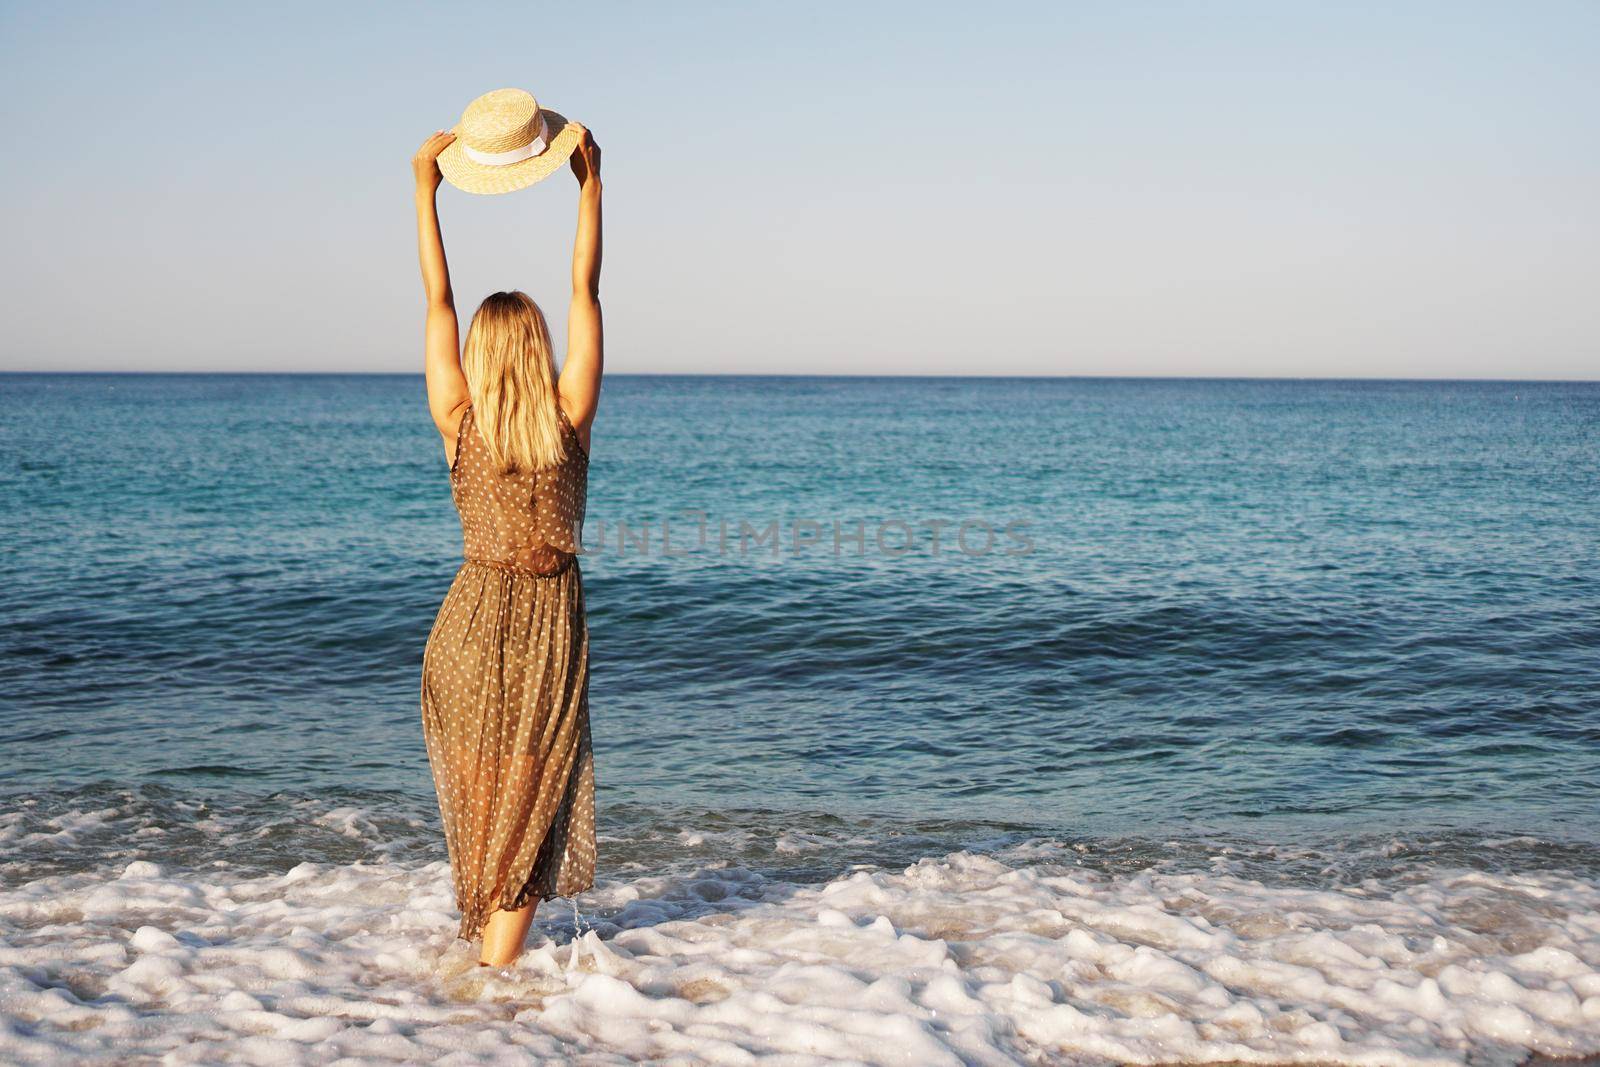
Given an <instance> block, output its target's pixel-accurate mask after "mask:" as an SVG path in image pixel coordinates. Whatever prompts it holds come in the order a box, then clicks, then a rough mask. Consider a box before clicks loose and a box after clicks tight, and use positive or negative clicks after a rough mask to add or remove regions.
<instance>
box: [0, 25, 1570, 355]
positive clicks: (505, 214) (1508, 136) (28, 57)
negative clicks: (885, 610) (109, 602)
mask: <svg viewBox="0 0 1600 1067" xmlns="http://www.w3.org/2000/svg"><path fill="white" fill-rule="evenodd" d="M1597 54H1600V4H1594V3H1565V2H1556V0H1551V2H1541V3H1539V4H1530V5H1518V4H1475V3H1408V4H1403V5H1380V4H1333V3H1326V4H1304V3H1254V4H1253V3H1227V4H1220V3H1219V4H1195V3H1187V4H1164V3H1137V4H1093V5H1090V4H1021V3H1017V4H1004V3H1002V4H990V5H970V4H969V5H933V4H918V5H910V4H906V5H889V4H885V5H850V4H840V5H829V4H816V3H808V4H781V5H780V4H751V5H736V4H731V3H729V4H721V3H719V4H705V5H700V6H692V7H691V6H687V5H682V6H680V5H656V4H647V3H638V4H610V3H602V2H591V3H583V4H537V5H535V4H507V5H503V6H496V5H473V6H471V7H468V6H467V5H460V6H457V5H451V6H445V5H428V6H423V5H417V6H405V5H400V4H382V5H378V4H373V5H364V6H363V5H355V4H350V5H345V4H337V5H293V4H288V5H234V4H227V5H220V4H219V5H203V4H199V3H195V4H172V5H158V4H138V5H124V6H110V5H108V6H94V5H89V4H66V5H49V6H46V5H42V4H12V3H7V4H5V5H4V6H3V7H0V89H3V92H0V109H3V112H4V119H5V122H6V126H7V128H8V130H9V131H10V135H11V142H12V148H11V151H10V153H9V161H8V165H7V166H6V167H5V168H3V169H0V193H3V195H4V201H5V203H6V205H7V216H8V217H7V227H6V229H7V233H8V237H9V240H8V242H7V245H8V248H7V254H6V255H5V256H4V258H3V265H0V284H3V287H4V292H5V294H6V295H5V301H4V307H5V311H6V320H7V329H6V333H5V340H4V343H3V346H0V370H52V369H59V370H286V371H297V370H340V371H415V370H419V369H420V366H421V343H422V318H423V316H422V300H421V295H422V292H421V283H420V281H419V278H418V273H417V265H416V253H415V236H414V220H413V214H412V203H411V173H410V165H409V160H410V156H411V154H412V153H413V152H414V151H415V149H416V147H417V145H418V143H419V142H420V141H421V140H422V139H423V137H424V136H425V135H426V134H427V133H429V132H430V131H432V130H434V129H437V128H440V127H446V126H449V125H451V124H452V123H453V122H454V121H455V120H456V119H457V118H458V117H459V115H460V112H461V109H462V108H463V107H464V106H465V105H466V104H467V102H468V101H470V100H471V99H472V98H473V97H474V96H476V95H478V94H479V93H482V92H484V91H487V90H489V89H493V88H499V87H502V86H519V87H522V88H526V89H528V90H530V91H532V92H533V93H534V94H535V95H536V96H538V97H539V99H540V101H541V102H543V103H546V104H548V105H549V106H551V107H554V108H557V109H558V110H560V111H562V112H563V113H565V114H566V115H568V116H569V117H571V118H575V119H578V120H580V121H582V122H584V123H585V124H587V125H588V126H589V127H590V128H591V129H592V130H593V131H594V133H595V136H596V138H597V139H598V141H599V142H600V144H601V146H602V147H603V149H604V175H605V183H606V185H605V188H606V234H605V239H606V248H605V274H604V278H603V284H602V293H601V295H602V302H603V305H604V308H605V315H606V335H607V366H608V369H611V370H615V371H625V372H626V371H634V372H680V371H681V372H735V373H887V374H972V373H981V374H1061V375H1078V374H1086V375H1107V374H1109V375H1226V376H1232V375H1251V376H1255V375H1265V376H1286V377H1301V376H1308V377H1311V376H1314V377H1346V376H1348V377H1464V378H1475V377H1500V378H1584V379H1592V378H1596V377H1600V300H1596V299H1595V292H1594V291H1595V281H1596V279H1597V278H1600V197H1597V195H1596V190H1597V189H1600V128H1597V126H1600V64H1597V63H1596V62H1595V61H1594V60H1595V56H1596V55H1597ZM575 191H576V185H575V183H574V182H573V180H572V178H571V175H570V173H569V172H566V171H562V172H559V173H558V174H557V175H556V176H554V177H552V178H550V179H548V180H546V181H545V182H543V183H541V184H539V185H536V186H534V187H533V188H531V189H527V190H523V191H521V192H518V193H513V194H510V195H508V196H501V197H481V198H480V197H472V196H469V195H468V194H465V193H462V192H459V191H458V190H456V189H454V188H451V187H449V186H448V185H447V186H445V187H444V188H443V189H441V191H440V214H441V217H442V219H443V223H444V233H445V246H446V249H447V252H448V254H449V257H450V262H451V267H452V272H453V275H454V280H455V292H456V298H457V301H458V308H459V310H460V313H461V316H462V319H463V324H464V323H465V320H466V319H467V318H468V317H469V316H470V315H471V313H472V310H473V308H474V307H476V305H477V302H478V301H479V300H480V299H482V297H483V296H484V295H485V294H486V293H488V292H490V291H492V290H494V289H499V288H521V289H524V290H525V291H527V292H529V293H530V294H531V295H532V296H533V297H534V298H535V299H536V300H538V301H539V302H540V303H541V305H542V306H543V307H544V308H545V310H546V313H547V314H548V316H549V318H550V320H551V327H552V332H553V334H554V336H555V337H556V340H557V346H558V348H564V337H565V319H566V297H567V285H568V283H567V277H568V263H569V256H570V251H571V240H572V226H573V222H574V219H575V209H576V196H575Z"/></svg>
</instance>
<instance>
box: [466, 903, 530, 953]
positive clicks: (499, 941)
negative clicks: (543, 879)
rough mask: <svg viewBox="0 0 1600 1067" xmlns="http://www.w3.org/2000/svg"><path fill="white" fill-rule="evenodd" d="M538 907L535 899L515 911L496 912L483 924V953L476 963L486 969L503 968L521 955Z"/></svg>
mask: <svg viewBox="0 0 1600 1067" xmlns="http://www.w3.org/2000/svg"><path fill="white" fill-rule="evenodd" d="M538 906H539V900H538V898H537V897H535V898H534V900H533V901H532V902H531V903H529V904H528V905H527V906H526V907H522V908H518V909H517V910H516V911H504V910H497V911H494V912H492V913H491V914H490V915H489V920H488V921H487V922H485V923H484V924H483V951H482V952H481V953H480V954H479V956H478V962H479V963H481V964H484V965H485V966H488V967H504V966H506V965H507V964H508V963H510V962H511V961H512V960H514V959H516V958H517V957H518V956H520V955H521V954H522V943H523V942H524V941H526V940H527V938H528V927H530V926H532V925H533V912H534V909H535V908H537V907H538Z"/></svg>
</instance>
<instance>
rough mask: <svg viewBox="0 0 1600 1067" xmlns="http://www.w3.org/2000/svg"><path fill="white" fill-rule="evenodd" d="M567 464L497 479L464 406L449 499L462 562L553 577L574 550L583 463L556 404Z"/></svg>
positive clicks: (578, 539) (585, 472)
mask: <svg viewBox="0 0 1600 1067" xmlns="http://www.w3.org/2000/svg"><path fill="white" fill-rule="evenodd" d="M556 410H557V411H558V412H559V415H560V419H561V429H562V435H563V437H564V438H565V440H566V453H567V454H566V458H565V459H564V460H562V462H560V463H558V464H556V465H554V466H551V467H546V468H544V469H543V470H530V471H517V472H515V473H512V474H503V473H501V472H500V471H499V470H498V469H497V468H496V466H495V464H494V461H493V459H492V458H491V457H490V455H489V447H488V445H487V444H486V443H485V442H484V440H483V435H482V434H481V433H480V432H479V429H478V422H477V419H476V418H474V417H473V409H472V406H471V405H468V406H467V409H466V412H465V413H464V414H463V415H462V416H461V426H460V428H459V429H458V431H457V436H456V454H455V460H454V462H453V463H452V464H451V467H450V494H451V496H452V498H453V499H454V500H455V505H456V510H457V511H458V512H460V514H461V540H462V549H463V553H462V554H463V555H464V556H465V558H467V559H469V560H473V561H476V562H479V563H489V564H493V565H496V566H501V567H505V568H508V569H513V570H524V571H531V572H533V573H535V574H541V575H552V574H559V573H561V572H562V571H564V570H566V568H567V567H568V566H570V565H571V563H572V560H573V558H574V557H575V556H576V555H577V553H578V552H579V551H581V547H580V546H581V544H582V538H583V516H584V507H585V502H586V497H587V494H588V484H589V457H588V455H587V454H586V453H585V452H584V450H583V445H582V444H581V443H580V442H579V440H578V434H577V431H576V429H574V427H573V425H572V422H571V420H569V419H568V418H567V415H566V412H564V411H562V410H561V405H560V404H557V405H556Z"/></svg>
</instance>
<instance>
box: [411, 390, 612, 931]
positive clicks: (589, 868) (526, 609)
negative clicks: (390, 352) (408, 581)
mask: <svg viewBox="0 0 1600 1067" xmlns="http://www.w3.org/2000/svg"><path fill="white" fill-rule="evenodd" d="M560 418H561V427H562V432H563V434H564V436H565V438H566V447H567V457H566V459H565V460H564V461H563V462H561V463H560V464H558V465H556V466H554V467H550V468H546V469H544V470H539V471H527V472H519V473H514V474H501V473H500V472H499V471H498V470H496V469H495V466H494V464H493V462H492V461H491V460H490V458H489V452H488V446H487V445H485V444H484V441H483V437H482V435H481V434H480V433H478V431H477V427H476V422H475V420H474V419H473V414H472V408H471V407H470V406H469V407H468V408H467V411H466V413H465V414H464V415H463V416H462V418H461V427H460V429H459V431H458V432H457V435H456V455H455V461H454V462H453V463H452V465H451V467H450V492H451V496H452V498H453V499H454V500H455V505H456V510H457V511H459V512H460V513H461V533H462V542H463V547H464V549H465V552H464V555H465V557H466V559H465V560H464V561H463V562H462V564H461V568H460V570H458V571H457V572H456V577H455V580H454V581H453V582H452V583H451V585H450V591H449V592H448V593H446V594H445V598H444V603H443V604H442V605H440V607H439V614H438V617H437V618H436V619H435V620H434V624H433V631H432V632H431V633H430V634H429V635H428V646H427V649H426V651H425V652H424V653H423V661H422V731H423V738H424V740H425V741H426V743H427V749H428V762H429V764H430V765H431V767H432V769H433V780H434V786H435V788H436V789H437V791H438V794H439V813H440V815H441V816H442V817H443V821H444V831H445V842H446V845H447V847H448V848H449V852H450V867H451V873H452V877H453V878H454V882H455V894H456V906H457V908H459V909H460V911H461V928H460V931H459V934H458V936H459V937H461V938H464V939H466V940H468V941H471V940H474V939H475V938H477V937H478V935H479V934H480V933H481V932H482V929H483V924H484V922H485V921H486V920H487V919H488V917H489V915H490V913H491V912H493V911H494V910H495V909H497V908H508V909H515V908H521V907H523V906H524V905H526V904H528V903H529V902H531V901H534V900H536V899H546V898H549V897H552V896H571V895H573V894H575V893H579V892H582V891H583V890H585V889H587V888H589V887H590V886H591V885H593V884H594V861H595V841H594V757H593V755H592V753H591V751H590V747H589V628H588V624H587V622H586V620H585V617H584V603H583V581H582V577H581V575H580V573H579V570H578V558H577V554H576V553H577V552H578V551H579V545H580V543H581V536H582V535H581V529H582V523H583V512H584V500H585V495H586V493H587V490H588V468H589V457H588V456H587V455H586V454H584V451H583V447H582V446H581V445H580V444H579V443H578V435H577V431H576V430H574V429H573V427H572V423H571V422H570V421H569V420H568V419H567V416H566V413H565V412H561V414H560Z"/></svg>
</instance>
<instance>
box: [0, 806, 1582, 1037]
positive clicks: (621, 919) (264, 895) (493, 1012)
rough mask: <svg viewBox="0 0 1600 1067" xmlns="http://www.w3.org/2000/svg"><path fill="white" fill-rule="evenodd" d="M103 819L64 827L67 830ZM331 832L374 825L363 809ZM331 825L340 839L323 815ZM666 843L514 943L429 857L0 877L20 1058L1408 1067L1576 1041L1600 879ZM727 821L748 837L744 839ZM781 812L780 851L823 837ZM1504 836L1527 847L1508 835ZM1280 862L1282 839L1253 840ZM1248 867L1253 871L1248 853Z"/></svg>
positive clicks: (824, 845) (558, 907)
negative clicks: (480, 924) (825, 866)
mask: <svg viewBox="0 0 1600 1067" xmlns="http://www.w3.org/2000/svg"><path fill="white" fill-rule="evenodd" d="M96 815H97V813H95V812H85V813H83V814H82V818H83V819H84V820H85V821H87V822H93V820H94V819H95V818H96ZM324 815H325V817H326V820H327V822H328V824H329V825H330V826H331V827H332V828H333V830H334V832H336V833H337V832H342V831H347V832H349V833H351V834H353V835H355V836H356V837H361V836H363V835H366V834H370V833H372V832H373V828H372V826H371V824H370V819H369V818H368V817H367V816H366V815H364V814H363V813H362V812H360V811H359V810H357V809H346V810H338V809H335V810H330V811H327V812H325V813H324ZM341 828H342V831H341ZM733 832H735V831H734V830H733V829H732V828H730V829H725V830H723V831H711V832H709V833H696V832H694V831H681V832H680V833H679V834H678V835H675V836H674V838H673V839H672V840H671V841H670V842H663V847H669V846H670V847H675V848H678V849H680V850H684V851H688V852H691V853H693V852H700V853H701V858H702V862H701V863H700V864H699V865H698V866H691V867H687V868H684V869H681V870H678V871H676V872H674V873H670V874H660V873H633V874H629V875H627V876H625V877H620V878H610V879H602V881H601V882H600V883H599V884H598V885H597V887H596V888H595V889H594V890H592V891H590V892H588V893H585V894H584V895H583V897H582V898H581V900H580V902H579V903H580V906H581V908H580V909H578V910H569V909H568V905H567V904H566V903H565V902H551V903H547V904H546V905H544V907H543V908H542V909H541V914H540V917H539V919H538V921H537V923H536V926H535V932H534V934H533V935H532V937H531V939H530V943H531V944H532V945H533V946H534V947H532V948H531V949H530V950H529V951H528V952H527V953H526V954H525V955H524V956H523V957H522V958H521V959H520V960H519V961H518V962H517V963H516V964H514V965H513V966H511V967H508V968H503V969H492V970H491V969H488V968H479V967H477V966H476V965H475V958H474V956H473V954H472V953H471V952H470V950H469V947H468V946H467V945H466V944H465V943H464V942H459V941H454V940H453V934H454V927H455V919H454V916H453V899H452V896H451V892H450V881H449V869H448V866H447V865H446V864H445V863H443V862H440V861H433V862H427V863H422V864H407V863H405V862H397V861H394V860H386V859H378V860H374V861H371V862H368V861H360V862H351V863H325V862H302V863H298V864H296V865H294V866H292V867H291V868H289V869H288V870H285V871H280V872H275V873H271V874H265V875H242V874H240V873H238V872H234V871H229V870H226V869H216V868H213V869H210V870H194V869H190V870H184V869H176V868H172V867H169V866H166V865H163V864H160V863H156V862H152V861H150V860H135V861H133V862H130V863H127V864H126V865H124V866H122V867H121V868H120V869H105V870H99V871H94V872H81V873H77V874H64V875H52V876H47V877H42V878H39V879H36V880H33V881H30V882H26V883H24V884H21V885H16V886H14V887H12V888H9V889H7V890H4V891H3V892H0V1016H3V1021H0V1058H3V1059H4V1060H6V1061H7V1062H14V1063H59V1062H65V1061H71V1062H76V1063H102V1062H104V1063H111V1062H127V1061H128V1060H131V1059H141V1058H147V1057H148V1058H155V1057H169V1058H170V1059H171V1060H172V1061H173V1062H249V1061H253V1062H264V1061H270V1062H275V1063H325V1062H332V1061H334V1060H340V1059H350V1060H382V1061H386V1062H413V1061H432V1060H437V1059H439V1058H440V1057H441V1056H442V1055H444V1054H445V1053H446V1052H448V1053H450V1054H452V1055H454V1056H455V1057H456V1058H458V1059H460V1060H461V1061H462V1062H467V1061H471V1062H527V1061H529V1060H534V1061H540V1062H556V1061H562V1062H571V1061H573V1060H577V1059H582V1060H583V1061H584V1062H594V1063H610V1062H619V1063H620V1062H630V1061H635V1060H657V1061H660V1060H667V1061H694V1062H749V1061H750V1060H752V1059H753V1058H756V1057H764V1056H778V1057H783V1058H784V1062H787V1063H795V1064H813V1063H816V1064H820V1063H831V1062H841V1061H842V1062H851V1063H869V1064H877V1063H908V1062H912V1063H918V1064H952V1065H954V1064H1010V1063H1017V1062H1063V1061H1072V1062H1120V1063H1178V1062H1193V1063H1212V1062H1219V1061H1221V1062H1239V1063H1319V1064H1383V1065H1413V1064H1415V1065H1422V1064H1427V1065H1434V1064H1455V1063H1467V1062H1471V1063H1504V1064H1512V1063H1518V1062H1522V1061H1523V1060H1525V1059H1526V1058H1527V1056H1528V1055H1529V1054H1530V1053H1539V1054H1543V1055H1547V1056H1579V1055H1589V1054H1594V1053H1597V1052H1600V883H1597V882H1596V881H1595V880H1593V879H1590V878H1584V877H1579V876H1576V875H1572V874H1565V873H1561V872H1558V871H1540V872H1523V873H1515V872H1508V873H1499V874H1497V873H1492V872H1489V871H1484V870H1469V869H1464V868H1460V867H1454V866H1450V865H1447V864H1439V863H1434V862H1431V861H1427V860H1421V861H1419V860H1415V859H1412V860H1410V861H1409V862H1404V861H1403V855H1401V854H1403V853H1404V851H1405V849H1404V846H1401V848H1400V850H1399V853H1398V854H1393V855H1391V856H1390V862H1393V863H1396V864H1398V866H1396V867H1395V868H1394V870H1393V871H1392V872H1391V873H1390V874H1389V875H1388V876H1387V877H1385V878H1374V877H1369V878H1365V879H1362V880H1360V881H1354V882H1340V881H1338V880H1335V881H1333V882H1332V883H1331V884H1328V885H1324V886H1321V887H1310V886H1304V885H1298V886H1297V885H1290V884H1268V883H1266V882H1263V881H1261V880H1258V879H1254V878H1250V877H1247V876H1245V875H1244V874H1242V873H1240V871H1241V870H1242V869H1243V868H1244V867H1245V866H1246V865H1247V864H1248V863H1249V862H1251V861H1250V860H1249V859H1248V858H1247V857H1238V856H1232V857H1230V856H1227V855H1218V856H1217V857H1215V858H1216V860H1217V864H1216V869H1214V870H1211V871H1198V870H1188V871H1183V872H1179V871H1166V872H1164V871H1161V870H1157V869H1152V868H1150V867H1149V866H1144V867H1142V868H1138V867H1133V868H1130V869H1122V870H1119V869H1114V865H1113V868H1112V869H1097V868H1096V867H1095V866H1093V865H1087V864H1085V862H1084V860H1085V854H1086V852H1092V851H1093V849H1092V848H1088V847H1086V846H1084V845H1082V844H1078V845H1073V844H1069V843H1063V842H1060V841H1052V840H1043V839H1037V840H1031V841H1027V842H1021V843H1017V844H1015V845H1011V846H1008V847H1006V848H1002V849H999V850H997V851H995V852H993V853H990V854H982V853H977V852H973V851H969V850H960V851H954V852H948V853H943V854H937V855H926V856H923V857H921V858H919V859H917V860H915V861H914V862H911V863H909V864H906V865H904V866H896V867H878V866H866V867H856V868H855V869H852V866H853V865H847V866H842V867H839V868H838V869H835V870H834V871H832V872H831V874H829V875H828V876H826V877H825V878H823V879H821V880H819V881H816V882H797V881H792V880H787V879H784V878H781V877H776V876H773V875H770V874H763V873H761V872H760V871H757V870H753V869H751V868H749V867H745V866H741V865H738V864H734V863H729V862H727V861H726V860H720V861H718V860H711V861H710V862H704V858H705V855H706V854H707V853H709V854H712V855H715V854H716V853H719V852H722V851H724V850H725V849H726V848H727V847H728V846H729V845H730V844H737V842H734V841H733V840H732V838H730V837H729V836H728V834H730V833H733ZM744 833H746V835H748V831H744ZM823 838H824V839H823V840H820V841H819V840H817V839H815V835H812V837H811V839H809V840H808V836H807V835H806V834H802V833H799V832H794V831H791V832H790V833H788V834H785V835H782V836H781V838H780V839H778V840H777V841H776V842H775V846H776V851H778V852H795V853H805V852H807V851H808V850H810V851H815V850H817V849H822V850H824V851H825V850H826V849H828V848H829V847H831V841H830V840H829V839H827V835H823ZM1496 844H1497V845H1498V847H1501V848H1504V849H1509V850H1513V851H1514V850H1516V849H1521V848H1530V847H1537V846H1538V845H1539V842H1537V841H1536V840H1533V841H1520V842H1519V841H1516V840H1508V841H1502V842H1498V843H1496ZM1278 858H1279V859H1280V860H1281V859H1283V858H1284V857H1278ZM1260 860H1261V857H1256V860H1255V862H1260Z"/></svg>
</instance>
